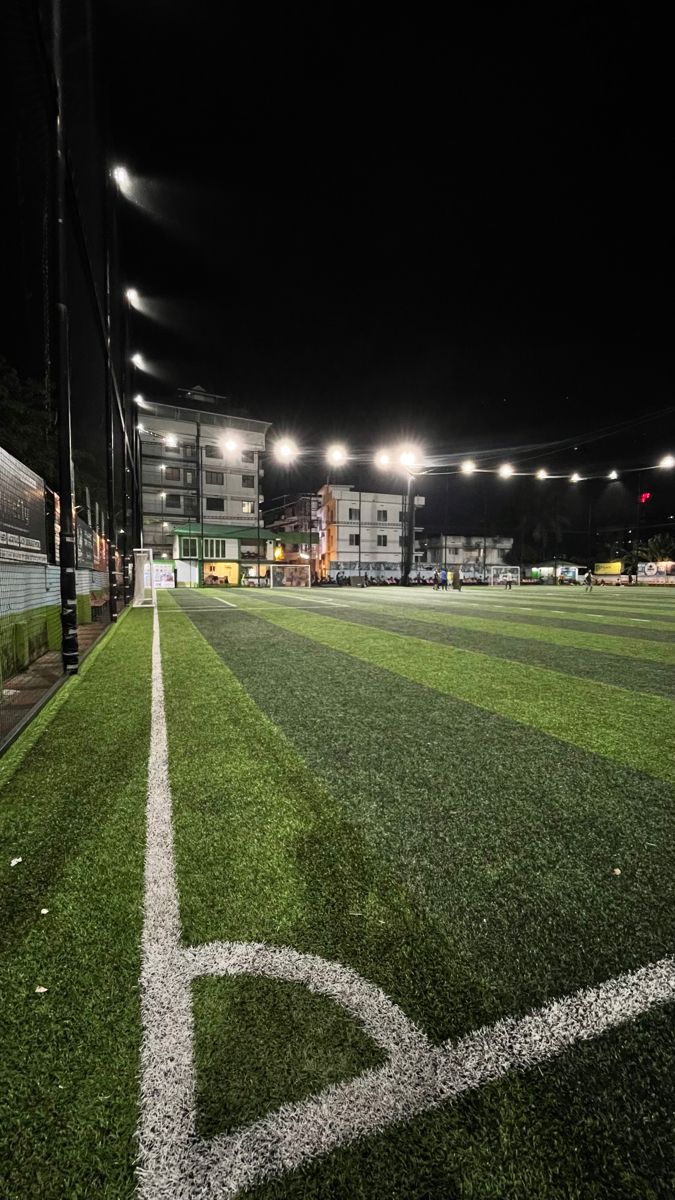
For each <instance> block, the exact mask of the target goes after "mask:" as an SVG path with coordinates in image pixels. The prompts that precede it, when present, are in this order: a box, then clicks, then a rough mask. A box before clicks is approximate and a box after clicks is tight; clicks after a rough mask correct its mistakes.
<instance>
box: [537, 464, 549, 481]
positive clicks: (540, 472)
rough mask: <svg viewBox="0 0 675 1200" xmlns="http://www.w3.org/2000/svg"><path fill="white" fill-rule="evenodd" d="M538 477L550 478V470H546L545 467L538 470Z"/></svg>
mask: <svg viewBox="0 0 675 1200" xmlns="http://www.w3.org/2000/svg"><path fill="white" fill-rule="evenodd" d="M537 479H548V471H546V470H545V469H544V467H542V468H541V470H539V471H537Z"/></svg>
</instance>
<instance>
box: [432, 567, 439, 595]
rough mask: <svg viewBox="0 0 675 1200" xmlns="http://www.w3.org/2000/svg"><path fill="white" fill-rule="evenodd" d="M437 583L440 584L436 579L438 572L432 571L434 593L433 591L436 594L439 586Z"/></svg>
mask: <svg viewBox="0 0 675 1200" xmlns="http://www.w3.org/2000/svg"><path fill="white" fill-rule="evenodd" d="M439 582H440V581H439V578H438V571H434V579H433V583H434V591H435V592H437V591H438V584H439Z"/></svg>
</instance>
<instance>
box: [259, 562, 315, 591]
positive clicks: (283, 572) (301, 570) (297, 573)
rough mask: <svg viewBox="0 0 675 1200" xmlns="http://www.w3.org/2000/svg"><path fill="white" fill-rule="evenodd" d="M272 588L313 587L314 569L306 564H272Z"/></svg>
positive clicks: (270, 571)
mask: <svg viewBox="0 0 675 1200" xmlns="http://www.w3.org/2000/svg"><path fill="white" fill-rule="evenodd" d="M269 576H270V587H273V588H278V587H307V588H309V587H311V586H312V568H311V566H310V564H309V563H308V562H306V563H280V562H274V563H270V568H269Z"/></svg>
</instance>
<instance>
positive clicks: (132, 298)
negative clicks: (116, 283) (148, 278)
mask: <svg viewBox="0 0 675 1200" xmlns="http://www.w3.org/2000/svg"><path fill="white" fill-rule="evenodd" d="M124 295H125V296H126V298H127V300H128V301H129V304H130V305H131V307H132V308H138V302H139V300H140V296H139V294H138V292H137V290H136V288H127V290H126V292H125V293H124Z"/></svg>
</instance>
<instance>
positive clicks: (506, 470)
mask: <svg viewBox="0 0 675 1200" xmlns="http://www.w3.org/2000/svg"><path fill="white" fill-rule="evenodd" d="M513 470H514V468H513V467H512V465H511V463H502V465H501V467H500V468H499V472H498V474H499V475H500V477H501V478H502V479H510V478H511V476H512V475H513Z"/></svg>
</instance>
